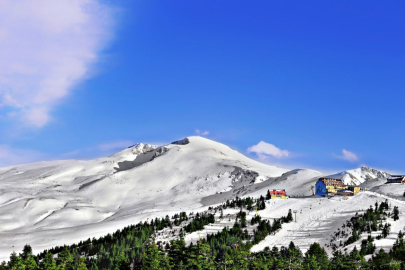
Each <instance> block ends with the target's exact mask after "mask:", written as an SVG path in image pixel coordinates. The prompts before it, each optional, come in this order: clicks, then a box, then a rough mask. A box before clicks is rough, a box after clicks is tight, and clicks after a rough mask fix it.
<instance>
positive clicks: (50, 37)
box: [0, 0, 114, 127]
mask: <svg viewBox="0 0 405 270" xmlns="http://www.w3.org/2000/svg"><path fill="white" fill-rule="evenodd" d="M113 13H114V12H113V9H112V8H111V7H109V6H107V5H105V4H102V3H100V2H98V0H58V1H55V0H38V1H32V0H0V108H3V109H4V108H6V111H7V113H3V114H4V115H13V114H10V111H12V112H14V117H15V116H17V117H19V118H20V120H22V121H23V122H24V123H26V124H29V125H33V126H37V127H42V126H44V125H45V124H47V123H48V122H49V121H50V119H51V116H50V112H51V111H52V109H53V108H54V107H55V106H56V105H57V104H58V103H59V102H60V101H61V99H62V98H64V97H66V95H68V94H69V92H71V91H72V87H73V86H74V85H76V84H77V83H78V82H80V81H82V80H83V79H85V78H86V77H88V76H89V72H90V71H91V65H92V64H94V63H95V62H96V60H97V59H98V58H99V53H100V51H101V49H103V47H104V46H105V45H106V43H107V42H108V40H110V39H111V33H112V26H113V19H112V15H113ZM0 113H1V112H0Z"/></svg>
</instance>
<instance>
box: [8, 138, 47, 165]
mask: <svg viewBox="0 0 405 270" xmlns="http://www.w3.org/2000/svg"><path fill="white" fill-rule="evenodd" d="M44 159H45V155H44V154H42V153H40V152H37V151H33V150H27V149H15V148H11V147H9V146H7V145H4V144H0V167H6V166H11V165H18V164H24V163H30V162H35V161H39V160H44Z"/></svg>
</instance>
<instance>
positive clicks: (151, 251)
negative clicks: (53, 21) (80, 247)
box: [0, 232, 405, 270]
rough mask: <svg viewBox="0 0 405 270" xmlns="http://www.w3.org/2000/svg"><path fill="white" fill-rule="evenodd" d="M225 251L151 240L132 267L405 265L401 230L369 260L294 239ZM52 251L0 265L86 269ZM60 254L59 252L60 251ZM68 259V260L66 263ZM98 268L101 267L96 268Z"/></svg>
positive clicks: (339, 269)
mask: <svg viewBox="0 0 405 270" xmlns="http://www.w3.org/2000/svg"><path fill="white" fill-rule="evenodd" d="M228 249H229V251H230V252H226V253H225V254H224V255H223V256H222V257H221V258H222V259H221V260H218V255H221V254H216V253H215V252H214V250H213V249H212V248H211V244H210V241H209V240H204V239H203V240H201V241H199V242H198V243H196V244H195V245H190V246H186V244H185V241H184V239H183V237H181V238H180V239H179V240H173V241H171V244H170V248H169V249H167V250H165V249H162V248H159V247H158V246H157V245H156V244H153V243H150V244H148V245H147V246H146V251H145V253H144V255H143V257H142V260H141V262H140V263H139V264H138V265H134V267H133V269H152V270H155V269H166V270H172V269H180V270H181V269H252V270H255V269H268V270H276V269H277V270H278V269H280V270H284V269H285V270H287V269H304V270H329V269H331V270H346V269H347V270H349V269H398V270H400V269H405V241H404V236H403V234H402V232H400V233H399V234H398V238H397V240H396V242H395V244H394V245H393V248H392V249H391V250H390V251H389V252H386V251H385V250H384V249H380V250H379V251H378V252H377V253H376V254H375V255H373V256H372V257H371V259H370V260H368V261H367V260H366V259H365V258H364V255H362V254H361V253H360V252H359V251H358V250H357V248H356V247H355V248H354V249H353V250H352V251H351V252H350V253H347V252H345V253H343V252H341V251H335V252H334V253H333V256H332V257H331V258H329V257H328V255H327V253H326V251H325V250H324V249H323V248H322V247H321V246H320V245H319V244H318V243H313V244H312V245H311V246H310V247H309V249H308V251H307V252H306V253H305V254H303V253H302V252H301V250H300V249H299V248H298V247H297V246H295V245H294V243H293V242H291V243H290V244H289V246H288V247H281V248H280V249H279V248H277V247H273V248H272V249H270V248H268V247H267V248H265V249H264V250H263V251H261V252H257V253H251V252H250V248H249V246H248V245H246V246H244V245H243V244H242V245H234V246H233V247H232V246H229V248H228ZM49 254H50V253H47V255H46V258H45V260H47V262H46V264H45V265H43V266H41V268H38V267H37V266H36V262H35V260H34V256H33V255H32V251H31V250H30V248H29V246H26V247H24V250H23V253H21V254H19V255H17V257H18V258H17V260H16V258H13V261H10V262H9V264H8V265H5V264H4V263H3V264H2V265H0V269H1V270H4V269H35V270H36V269H47V270H48V269H52V270H53V269H55V270H56V269H80V270H81V269H87V268H86V265H85V263H84V260H83V259H80V260H78V261H77V262H78V263H79V264H76V265H72V264H70V263H69V260H70V259H71V256H67V257H63V260H62V259H60V260H59V258H58V260H59V262H62V261H64V262H65V264H61V263H58V266H56V264H55V262H54V261H53V262H52V260H51V256H50V255H49ZM59 256H60V255H59ZM66 262H67V263H66ZM95 269H98V268H95ZM108 269H131V267H128V266H123V265H113V266H111V267H110V268H108Z"/></svg>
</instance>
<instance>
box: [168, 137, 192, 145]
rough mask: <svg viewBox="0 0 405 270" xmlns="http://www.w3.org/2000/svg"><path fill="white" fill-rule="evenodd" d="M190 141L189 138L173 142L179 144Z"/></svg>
mask: <svg viewBox="0 0 405 270" xmlns="http://www.w3.org/2000/svg"><path fill="white" fill-rule="evenodd" d="M189 143H190V141H189V140H188V138H185V139H182V140H178V141H174V142H172V144H178V145H186V144H189Z"/></svg>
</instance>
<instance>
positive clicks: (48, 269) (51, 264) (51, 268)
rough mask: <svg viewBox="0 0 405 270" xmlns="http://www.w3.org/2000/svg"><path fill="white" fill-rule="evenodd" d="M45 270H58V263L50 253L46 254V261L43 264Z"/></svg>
mask: <svg viewBox="0 0 405 270" xmlns="http://www.w3.org/2000/svg"><path fill="white" fill-rule="evenodd" d="M42 267H43V269H44V270H56V262H55V260H54V259H53V254H52V253H50V252H48V253H46V254H45V258H44V261H43V262H42Z"/></svg>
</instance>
